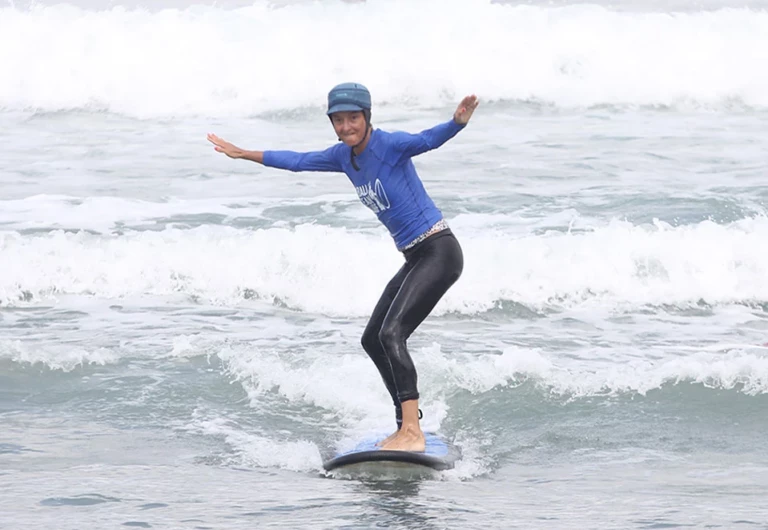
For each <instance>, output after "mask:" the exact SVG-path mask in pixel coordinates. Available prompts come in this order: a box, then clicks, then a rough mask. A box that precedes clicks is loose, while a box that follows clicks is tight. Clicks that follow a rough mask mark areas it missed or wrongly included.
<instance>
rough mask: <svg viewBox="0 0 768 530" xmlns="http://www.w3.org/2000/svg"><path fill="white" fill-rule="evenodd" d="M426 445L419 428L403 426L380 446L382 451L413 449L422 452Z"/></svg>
mask: <svg viewBox="0 0 768 530" xmlns="http://www.w3.org/2000/svg"><path fill="white" fill-rule="evenodd" d="M426 447H427V442H426V440H425V439H424V433H423V432H421V429H410V428H407V427H403V428H402V429H400V430H399V431H397V432H396V433H395V435H394V438H392V440H390V441H389V442H387V443H385V444H383V445H382V446H381V448H382V450H384V451H415V452H419V453H423V452H424V449H426Z"/></svg>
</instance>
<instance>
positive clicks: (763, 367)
mask: <svg viewBox="0 0 768 530" xmlns="http://www.w3.org/2000/svg"><path fill="white" fill-rule="evenodd" d="M563 362H564V360H563V359H560V360H557V361H555V360H552V359H550V358H549V357H548V356H546V355H545V354H542V353H540V352H537V351H531V350H524V349H520V348H512V347H510V348H506V349H504V351H503V352H501V353H500V354H487V355H480V356H474V357H469V356H467V357H466V358H464V359H463V360H462V361H461V362H456V361H454V362H452V363H450V364H447V365H443V366H442V371H444V372H445V371H448V372H449V373H450V375H451V376H452V377H451V378H450V380H452V381H453V382H454V384H456V385H457V386H458V387H460V388H464V389H465V390H468V391H470V392H471V393H473V394H480V393H483V392H488V391H490V390H491V389H494V388H505V387H516V386H519V385H521V384H523V383H525V382H529V381H533V382H534V383H535V384H536V385H538V386H539V387H541V388H542V389H543V390H544V391H545V392H547V393H553V394H557V395H561V396H566V397H568V398H580V397H585V396H604V395H617V394H633V393H637V394H641V395H645V394H647V393H648V392H650V391H651V390H657V389H660V388H662V387H663V386H665V385H675V384H680V383H695V384H701V385H704V386H707V387H711V388H719V389H726V390H732V389H735V390H738V391H740V392H743V393H745V394H749V395H755V394H764V393H768V358H766V357H764V356H761V355H757V354H755V353H748V352H745V351H743V350H733V351H727V352H706V351H697V352H694V353H691V354H689V355H685V356H681V357H670V356H667V357H665V358H664V359H657V360H653V359H648V358H644V359H642V358H641V359H636V358H632V359H629V358H627V359H624V360H623V361H622V362H621V363H617V362H616V359H613V360H612V361H611V362H599V361H595V360H594V359H593V360H592V362H590V363H589V364H584V363H580V364H578V365H570V366H566V365H564V364H563ZM440 369H441V367H440V366H436V365H431V366H430V367H428V370H429V371H432V372H435V371H437V370H440Z"/></svg>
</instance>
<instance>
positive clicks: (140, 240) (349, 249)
mask: <svg viewBox="0 0 768 530" xmlns="http://www.w3.org/2000/svg"><path fill="white" fill-rule="evenodd" d="M451 226H452V227H453V229H454V231H455V232H456V233H457V235H458V237H459V239H460V240H461V241H462V246H463V247H464V251H465V260H466V265H465V271H464V275H463V276H462V278H461V280H460V281H459V282H458V283H457V284H456V286H454V288H452V289H451V290H450V291H449V293H448V294H447V295H446V297H445V298H444V299H443V300H442V301H441V302H440V304H439V305H438V307H437V308H436V314H442V313H445V312H446V311H454V312H459V313H464V314H475V313H479V312H484V311H488V310H493V309H497V308H499V307H503V306H504V305H505V304H507V303H508V302H515V303H518V304H523V305H525V306H528V307H530V308H532V309H534V310H539V309H545V310H546V309H548V308H553V307H554V308H563V307H578V306H580V305H582V304H592V305H594V304H597V305H598V306H603V307H624V308H627V309H631V308H632V307H643V306H646V305H667V304H669V305H676V306H682V307H687V306H690V305H696V304H699V303H702V302H704V303H707V304H729V303H763V302H764V301H766V300H768V282H766V281H765V279H766V277H767V276H768V253H766V251H765V245H764V241H765V240H766V238H768V219H766V218H765V217H754V218H748V219H743V220H740V221H736V222H733V223H730V224H726V225H721V224H716V223H713V222H711V221H704V222H701V223H698V224H692V225H685V226H677V227H675V226H671V225H668V224H665V223H661V222H657V223H656V224H655V225H642V226H638V225H633V224H632V223H629V222H626V221H612V222H610V223H608V224H606V225H604V226H599V227H595V228H593V229H589V230H584V231H581V232H578V233H575V232H574V233H571V232H561V231H550V232H546V233H544V234H538V235H537V234H527V233H523V234H511V233H509V231H508V230H506V229H505V230H494V229H488V228H487V227H480V228H478V227H474V226H473V221H472V220H471V216H470V219H462V218H456V219H454V220H452V221H451ZM361 248H365V249H366V250H365V252H364V253H361V252H360V249H361ZM329 249H333V250H332V251H329ZM0 254H2V256H3V262H4V267H3V269H4V270H3V274H2V275H1V276H0V303H2V304H4V305H16V304H27V303H30V302H32V303H34V302H35V301H37V300H40V299H45V298H48V297H55V296H57V295H59V294H75V295H87V296H96V297H100V298H107V299H112V298H117V299H119V298H122V297H134V296H151V297H154V296H178V295H183V296H188V297H193V298H196V299H200V300H202V301H204V302H209V303H214V304H224V305H237V304H238V303H241V302H243V301H245V300H250V299H256V300H264V301H268V302H275V303H279V304H280V305H284V306H287V307H290V308H292V309H295V310H299V311H307V312H316V313H322V314H327V315H339V316H365V315H367V314H368V313H369V312H370V309H371V307H373V305H374V304H375V301H376V300H377V299H378V296H379V294H380V291H381V289H382V286H383V285H385V284H386V282H387V281H388V280H389V278H390V277H391V276H392V275H393V274H394V273H395V271H397V269H398V268H399V267H400V265H401V264H402V257H401V256H400V255H399V254H398V253H397V252H396V251H395V249H394V246H393V243H392V241H391V239H390V238H388V237H387V235H386V234H385V233H383V232H381V231H379V232H373V233H371V232H365V231H362V232H353V231H349V230H347V229H344V228H334V227H328V226H322V225H315V224H303V225H299V226H297V227H295V228H292V229H289V228H266V229H258V230H245V229H238V228H233V227H226V226H201V227H198V228H194V229H189V230H181V229H175V228H169V229H165V230H161V231H142V232H139V231H130V230H128V231H125V232H116V233H106V234H98V233H87V232H65V231H53V232H47V233H42V234H37V235H22V234H20V233H19V232H14V231H7V232H0Z"/></svg>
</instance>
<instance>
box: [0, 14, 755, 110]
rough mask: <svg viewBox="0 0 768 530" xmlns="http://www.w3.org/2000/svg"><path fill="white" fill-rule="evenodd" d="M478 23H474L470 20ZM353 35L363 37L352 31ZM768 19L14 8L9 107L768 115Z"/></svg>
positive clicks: (6, 51)
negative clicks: (364, 106) (372, 107)
mask: <svg viewBox="0 0 768 530" xmlns="http://www.w3.org/2000/svg"><path fill="white" fill-rule="evenodd" d="M468 13H471V15H470V16H467V14H468ZM350 31H351V33H350ZM766 63H768V12H766V11H762V10H752V9H748V8H741V9H720V10H717V11H709V12H687V13H658V12H657V13H632V12H617V11H612V10H609V9H608V8H605V7H601V6H597V5H572V6H566V7H534V6H519V5H518V6H513V5H504V4H496V3H491V2H490V1H489V0H425V1H421V2H410V1H405V0H397V1H391V0H369V1H367V2H364V3H348V2H342V1H341V0H335V1H328V2H313V3H301V4H296V5H287V6H277V7H275V6H272V5H271V4H270V3H268V2H266V1H257V2H255V3H254V4H253V5H251V6H248V7H240V8H237V9H221V8H217V7H205V6H193V7H188V8H186V9H181V10H179V9H166V10H162V11H158V12H149V11H144V10H141V9H125V8H121V7H114V8H112V9H109V10H104V11H98V12H96V11H87V10H83V9H80V8H77V7H73V6H67V5H56V6H52V7H40V6H37V7H32V8H30V9H27V10H22V9H18V8H12V7H6V8H0V72H2V73H3V75H0V108H2V109H6V110H23V109H26V110H42V111H58V110H63V109H86V110H108V111H112V112H118V113H123V114H127V115H130V116H139V117H156V116H174V115H214V116H222V115H239V116H249V115H254V114H261V113H265V112H273V111H282V110H296V109H301V108H306V107H312V108H315V107H320V106H322V105H323V102H324V97H325V91H326V88H323V87H330V86H332V85H334V84H336V83H338V82H340V81H346V80H350V79H353V80H359V81H362V82H365V83H366V84H368V85H369V87H370V88H371V90H372V92H373V95H374V100H375V104H376V105H378V106H384V105H394V106H398V107H402V106H407V107H408V106H422V107H435V106H442V105H445V104H449V103H451V104H452V103H454V102H455V100H457V98H459V97H460V96H462V95H464V94H465V93H470V92H475V93H477V94H478V95H479V96H480V97H481V98H482V99H483V100H484V101H494V100H504V101H535V102H545V103H550V104H554V105H560V106H575V107H580V106H592V105H653V106H656V105H661V106H675V105H681V104H682V105H689V104H693V105H704V106H709V107H712V106H714V107H723V106H725V107H730V106H732V105H734V104H737V105H748V106H756V107H766V106H768V71H766V70H765V68H762V67H761V66H762V65H764V64H766Z"/></svg>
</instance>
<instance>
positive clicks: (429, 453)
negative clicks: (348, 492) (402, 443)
mask: <svg viewBox="0 0 768 530" xmlns="http://www.w3.org/2000/svg"><path fill="white" fill-rule="evenodd" d="M424 438H425V439H426V442H427V445H426V449H425V450H424V452H423V453H422V452H415V451H384V450H382V449H380V448H379V447H378V446H376V443H377V442H379V441H380V440H382V438H381V437H377V438H373V437H371V438H366V439H364V440H362V441H361V442H360V443H358V444H357V445H356V446H355V447H354V448H353V449H351V450H349V451H345V452H341V453H337V454H336V456H334V457H333V458H331V459H330V460H328V461H326V462H325V463H324V464H323V467H324V468H325V470H326V471H332V470H334V469H340V468H345V467H348V466H354V465H358V464H381V465H384V466H386V465H399V466H422V467H426V468H430V469H433V470H436V471H444V470H446V469H452V468H453V467H454V464H455V463H456V461H457V460H458V459H459V456H460V454H459V451H458V450H457V449H456V448H455V447H453V446H451V445H449V444H448V443H446V442H445V441H444V440H443V439H442V438H440V437H439V436H438V435H436V434H432V433H425V434H424Z"/></svg>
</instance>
